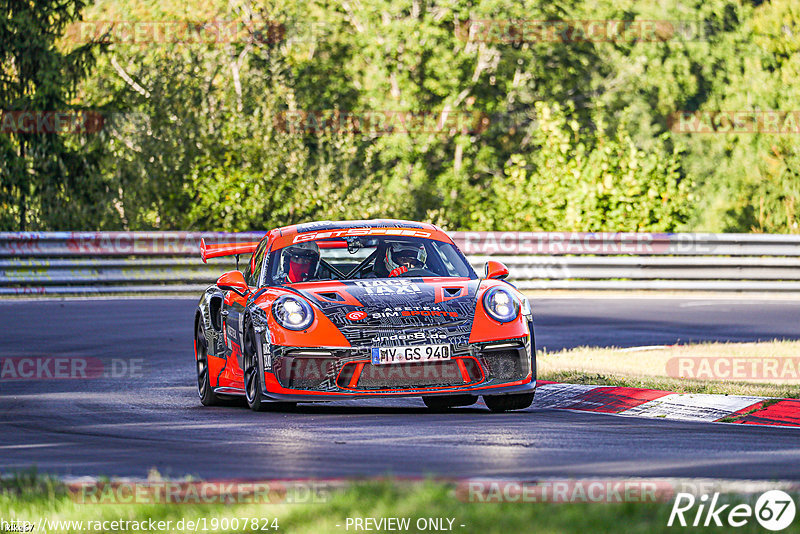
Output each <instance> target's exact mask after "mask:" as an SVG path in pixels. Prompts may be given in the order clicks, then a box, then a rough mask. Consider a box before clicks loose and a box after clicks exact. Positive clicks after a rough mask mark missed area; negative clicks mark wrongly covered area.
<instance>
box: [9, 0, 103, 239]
mask: <svg viewBox="0 0 800 534" xmlns="http://www.w3.org/2000/svg"><path fill="white" fill-rule="evenodd" d="M1 5H2V7H1V8H0V12H2V13H3V15H2V16H0V62H1V64H2V66H0V110H2V112H3V114H4V115H3V121H4V122H3V125H4V131H3V132H1V133H0V154H1V155H0V228H3V229H7V230H37V229H51V228H58V229H70V228H81V227H83V228H86V227H100V228H102V227H104V226H116V225H117V224H118V223H117V221H116V220H115V212H114V209H113V205H112V202H111V199H112V198H113V197H112V196H111V188H110V187H109V185H110V184H109V183H108V181H107V180H106V179H105V178H103V176H102V174H100V173H99V172H97V168H96V164H97V160H98V156H99V153H100V151H101V148H102V145H101V141H100V139H99V136H96V135H95V136H93V135H92V134H91V133H88V134H87V133H76V134H73V133H66V134H57V133H45V132H42V131H41V129H40V128H38V127H34V131H29V132H25V131H22V130H21V129H20V128H19V125H18V124H16V123H15V120H16V119H18V118H19V117H20V116H19V115H18V114H16V113H15V112H34V113H38V115H37V117H39V118H41V117H43V115H42V113H50V114H52V113H53V112H70V111H76V110H78V109H79V107H78V106H76V105H75V103H74V102H73V98H74V96H75V94H76V91H77V87H78V83H79V82H80V81H81V79H83V77H84V76H86V74H87V73H88V71H89V69H90V68H91V66H92V63H93V52H94V50H95V48H96V47H95V44H94V43H86V44H84V45H82V46H79V47H77V48H75V49H74V50H71V51H67V52H64V51H62V50H61V49H60V48H59V47H58V46H57V42H56V41H57V39H58V36H59V35H61V34H62V32H63V31H64V29H65V28H66V26H67V24H69V23H70V22H73V21H75V20H78V19H79V18H80V13H81V9H82V8H83V7H84V5H85V2H83V1H82V0H69V1H49V0H41V1H38V0H37V1H36V2H31V1H29V0H4V1H3V2H2V4H1ZM48 119H50V117H48ZM36 120H38V119H36ZM22 126H23V128H28V127H29V126H30V123H28V124H27V125H25V124H23V125H22ZM36 130H38V131H36Z"/></svg>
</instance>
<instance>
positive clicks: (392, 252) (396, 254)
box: [385, 243, 428, 272]
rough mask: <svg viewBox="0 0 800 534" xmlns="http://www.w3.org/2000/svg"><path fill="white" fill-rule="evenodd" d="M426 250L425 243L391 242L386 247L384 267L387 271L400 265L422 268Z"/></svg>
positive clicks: (426, 257)
mask: <svg viewBox="0 0 800 534" xmlns="http://www.w3.org/2000/svg"><path fill="white" fill-rule="evenodd" d="M427 259H428V252H427V251H426V250H425V245H414V244H411V243H392V244H390V245H389V246H388V247H386V260H385V263H386V269H387V270H388V271H389V272H392V271H394V270H395V269H397V268H400V267H406V268H407V269H408V270H411V269H424V268H425V260H427Z"/></svg>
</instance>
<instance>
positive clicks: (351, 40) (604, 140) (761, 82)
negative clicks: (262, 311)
mask: <svg viewBox="0 0 800 534" xmlns="http://www.w3.org/2000/svg"><path fill="white" fill-rule="evenodd" d="M3 5H4V8H7V9H8V10H9V12H10V14H11V15H12V16H11V17H10V18H9V19H8V20H7V21H5V22H2V23H0V24H2V27H0V31H2V35H0V38H2V40H3V41H2V45H3V46H2V53H3V58H2V61H3V68H2V71H0V74H2V85H0V103H2V109H3V110H18V109H41V110H47V109H65V108H70V107H72V108H78V107H82V108H88V109H94V110H100V112H102V113H103V115H104V116H105V117H106V121H105V124H104V127H103V129H102V131H100V132H98V133H94V134H89V133H87V134H85V135H84V134H81V135H38V136H35V135H33V136H32V135H22V136H21V135H12V134H5V133H0V147H2V149H3V151H4V158H3V161H2V164H0V171H1V172H2V177H1V178H0V179H1V180H2V181H1V182H0V195H2V196H0V206H1V207H2V209H0V228H1V229H26V230H28V229H69V228H76V229H89V228H105V229H115V228H126V229H151V228H152V229H209V230H211V229H230V230H246V229H260V228H266V227H271V226H275V225H283V224H290V223H294V222H298V221H304V220H310V219H324V218H331V219H338V218H362V217H402V218H410V219H418V220H430V221H433V222H436V223H439V224H441V225H443V226H445V227H448V228H457V229H479V230H481V229H519V230H585V231H604V230H610V231H616V230H620V231H622V230H626V231H628V230H630V231H636V230H648V231H675V230H703V231H742V232H750V231H758V232H785V233H800V226H799V225H798V217H797V212H798V208H799V207H800V176H798V170H797V169H798V164H799V163H800V143H798V142H797V141H798V140H800V137H798V134H796V133H795V134H791V133H775V132H765V131H762V132H747V133H725V132H723V131H716V132H711V133H696V132H689V133H685V132H679V131H676V129H675V128H674V117H675V116H676V115H675V114H676V113H679V112H686V113H698V112H716V111H719V110H723V111H725V110H734V111H738V110H741V111H764V110H767V111H770V110H784V111H796V110H800V105H798V103H800V85H798V83H797V82H796V80H797V79H798V75H800V53H799V52H800V9H798V7H797V6H796V4H795V3H793V2H792V0H773V1H772V2H744V1H738V0H705V1H701V0H689V1H685V0H683V1H680V2H679V1H677V0H668V1H666V2H663V1H662V2H657V1H650V0H648V1H634V0H623V1H621V2H620V1H611V0H606V1H603V2H599V3H598V2H589V1H587V0H566V1H561V0H559V1H555V2H544V1H533V0H439V1H434V0H347V1H342V0H313V1H310V2H302V3H301V2H293V3H287V2H278V3H272V2H271V1H270V0H266V1H265V0H261V1H258V2H251V1H249V0H231V1H230V2H227V1H226V2H222V1H221V0H220V1H217V2H208V3H204V4H199V3H198V4H193V5H192V6H191V7H187V6H186V5H185V4H183V3H178V2H163V1H162V2H155V1H151V2H132V1H130V0H100V1H98V2H97V3H95V4H93V5H91V6H88V7H85V8H84V6H82V3H81V2H80V1H71V2H66V4H65V3H63V2H62V3H52V5H51V4H50V3H47V2H38V1H37V2H36V3H35V9H36V10H37V12H38V13H40V14H42V16H40V17H39V18H37V19H36V21H35V23H33V22H31V20H30V19H31V17H30V15H26V14H25V13H26V10H28V11H30V10H32V9H33V6H34V3H33V2H20V1H19V0H15V1H14V2H8V1H7V0H4V4H3ZM65 5H66V6H67V7H64V6H65ZM81 10H82V13H83V17H84V19H85V20H95V21H109V20H117V21H128V22H130V21H146V22H151V21H157V20H160V21H174V20H183V21H206V23H208V21H239V22H240V23H241V24H242V27H243V28H245V30H244V31H243V32H241V33H240V34H238V35H239V36H238V37H237V38H234V39H220V40H217V41H214V40H208V39H207V40H206V41H205V42H193V43H186V42H179V43H175V42H166V41H168V39H162V40H159V39H151V40H149V41H146V42H140V43H130V42H120V38H119V37H120V34H118V33H115V32H114V31H111V32H110V34H109V35H110V37H109V36H107V37H106V39H102V36H98V35H95V36H94V37H96V38H98V39H99V40H101V41H104V42H105V44H104V46H103V48H102V49H99V48H97V47H96V46H92V45H89V46H85V45H84V43H82V42H76V39H74V38H73V39H70V38H68V37H69V36H72V37H74V36H75V35H76V34H75V32H72V33H70V32H69V31H67V29H65V24H67V23H68V22H69V21H70V20H72V18H74V17H75V16H77V15H78V14H79V13H80V12H81ZM632 20H636V21H664V24H660V25H659V26H658V30H657V31H656V32H655V33H653V34H652V35H649V34H647V32H646V31H644V30H641V28H642V27H645V26H644V25H643V26H637V28H640V30H639V31H638V32H633V33H631V34H630V35H629V36H628V37H627V38H619V39H611V40H608V41H603V40H598V39H584V38H581V35H580V34H575V33H574V32H573V33H570V34H569V36H568V38H567V39H566V40H564V39H560V38H556V39H554V38H536V36H535V34H523V38H522V39H520V38H519V34H515V33H513V32H512V31H510V30H509V28H510V27H511V28H513V27H516V28H519V27H523V26H522V25H521V24H520V22H519V21H527V24H530V23H531V21H632ZM503 21H517V22H516V25H515V26H514V25H512V26H509V25H503V24H502V22H503ZM667 21H671V22H670V23H667ZM675 21H681V23H680V24H672V25H670V24H671V23H673V22H675ZM32 24H33V25H32ZM642 24H644V23H642ZM577 26H580V25H579V24H574V23H573V27H577ZM665 28H666V29H665ZM669 28H678V31H675V32H671V31H669ZM65 32H66V35H67V37H64V38H62V39H61V40H58V39H57V35H59V34H64V33H65ZM78 34H79V35H86V32H80V31H79V32H78ZM27 35H33V36H35V39H34V40H33V42H34V43H35V46H34V45H30V44H28V42H27V41H25V40H24V39H22V36H27ZM526 36H527V37H526ZM531 36H532V37H531ZM564 36H566V34H564ZM551 37H552V36H551ZM78 57H80V58H83V59H82V61H80V62H79V61H77V59H76V58H78ZM92 57H93V58H94V59H95V60H96V62H95V63H94V64H92V63H91V62H90V61H89V59H90V58H92ZM23 59H25V60H26V61H35V62H36V63H37V69H36V75H33V74H32V73H31V72H29V71H26V70H23V69H21V68H20V67H19V66H20V65H21V64H22V63H21V62H22V61H23ZM90 66H91V69H89V67H90ZM66 74H69V75H68V76H67V75H66ZM78 80H81V83H80V84H77V81H78ZM44 95H52V96H48V99H44ZM798 127H800V125H798Z"/></svg>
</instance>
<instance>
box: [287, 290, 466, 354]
mask: <svg viewBox="0 0 800 534" xmlns="http://www.w3.org/2000/svg"><path fill="white" fill-rule="evenodd" d="M479 285H480V280H470V279H468V278H380V279H376V278H373V279H364V280H348V281H330V282H306V283H301V284H294V285H292V286H290V287H289V288H290V289H291V290H294V291H297V292H298V293H300V294H301V295H303V296H304V297H306V298H307V299H308V300H309V301H310V302H312V303H313V304H314V305H316V307H317V308H319V309H320V310H321V311H322V313H324V314H325V316H326V317H327V318H328V319H329V320H330V321H331V322H332V323H333V324H334V325H335V326H336V327H337V328H338V329H339V330H340V331H341V332H342V334H343V335H344V336H345V338H347V340H348V341H349V342H350V343H351V344H352V345H354V346H359V345H376V344H380V345H387V344H403V343H404V342H416V343H421V342H428V341H430V342H436V341H437V340H441V339H444V338H445V337H446V338H447V339H448V340H449V341H450V342H451V343H456V344H459V343H464V344H466V342H467V338H468V337H469V332H470V329H471V328H472V322H473V319H474V317H475V296H476V294H477V291H478V286H479ZM412 334H413V336H412ZM409 336H412V337H409Z"/></svg>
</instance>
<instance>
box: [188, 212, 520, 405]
mask: <svg viewBox="0 0 800 534" xmlns="http://www.w3.org/2000/svg"><path fill="white" fill-rule="evenodd" d="M200 248H201V251H202V258H203V261H204V262H205V261H206V260H207V259H208V258H214V257H218V256H229V255H237V256H238V255H240V254H252V256H251V257H250V259H249V261H248V262H247V265H246V266H245V267H244V269H243V270H242V271H238V270H237V271H231V272H228V273H225V274H223V275H222V276H221V277H220V278H219V279H218V280H217V283H216V284H215V285H213V286H211V287H209V288H208V289H206V291H205V293H204V294H203V296H202V297H201V298H200V303H199V305H198V307H197V311H196V313H195V318H194V332H195V359H196V365H197V385H198V391H199V394H200V401H201V402H202V403H203V404H204V405H206V406H208V405H213V404H217V403H219V402H220V401H221V400H223V399H224V398H226V397H228V396H232V395H244V397H245V398H246V399H247V404H248V405H249V406H250V408H252V409H253V410H264V409H269V408H274V407H279V406H282V405H283V406H285V405H287V404H291V405H293V404H294V403H297V402H320V401H332V400H341V399H351V398H358V397H399V396H421V397H422V399H423V400H424V402H425V404H426V405H427V406H428V407H430V408H434V409H445V408H449V407H453V406H469V405H471V404H473V403H475V402H476V401H477V400H478V396H483V399H484V401H485V402H486V405H487V406H488V407H489V408H490V409H491V410H493V411H506V410H518V409H522V408H527V407H528V406H530V405H531V402H532V401H533V395H534V391H535V389H536V361H535V354H536V351H535V344H534V337H533V316H532V313H531V307H530V304H529V302H528V300H527V299H526V298H525V297H524V296H523V295H522V294H521V293H520V292H519V291H517V290H516V289H515V288H514V286H512V285H511V284H509V283H508V282H506V281H505V280H504V279H505V278H506V276H508V269H507V268H506V267H505V266H504V265H503V264H502V263H499V262H496V261H489V262H487V264H486V272H485V276H484V278H479V277H478V276H477V275H476V274H475V271H474V270H473V269H472V267H471V266H470V264H469V263H468V262H467V260H466V258H465V257H464V255H463V254H462V253H461V251H459V250H458V248H457V247H456V246H455V244H454V243H453V241H452V240H451V239H450V238H449V237H448V236H447V234H445V233H444V232H443V231H442V230H440V229H439V228H437V227H436V226H433V225H431V224H424V223H416V222H408V221H398V220H371V221H344V222H315V223H308V224H300V225H295V226H287V227H284V228H278V229H275V230H272V231H271V232H269V233H267V234H266V235H265V236H264V238H263V239H262V240H261V241H260V242H257V243H225V244H216V245H213V244H206V243H205V242H204V241H201V244H200Z"/></svg>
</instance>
